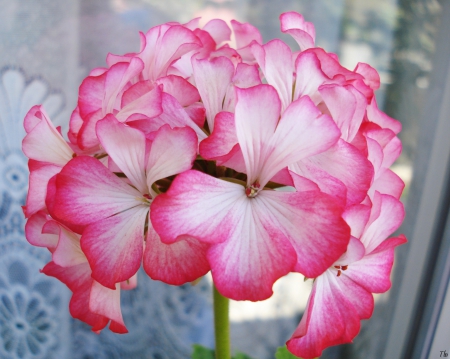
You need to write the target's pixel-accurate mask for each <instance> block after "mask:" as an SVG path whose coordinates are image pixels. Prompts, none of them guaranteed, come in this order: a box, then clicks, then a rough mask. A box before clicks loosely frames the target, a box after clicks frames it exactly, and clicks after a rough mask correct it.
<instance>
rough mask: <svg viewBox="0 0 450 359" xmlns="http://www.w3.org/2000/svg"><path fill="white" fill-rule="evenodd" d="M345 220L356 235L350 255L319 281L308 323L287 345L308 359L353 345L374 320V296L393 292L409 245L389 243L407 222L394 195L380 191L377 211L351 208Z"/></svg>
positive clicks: (305, 317)
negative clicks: (399, 251)
mask: <svg viewBox="0 0 450 359" xmlns="http://www.w3.org/2000/svg"><path fill="white" fill-rule="evenodd" d="M344 218H345V219H346V221H347V223H348V224H349V225H350V228H351V230H352V239H351V240H350V242H349V245H348V248H347V252H346V253H344V254H343V255H342V256H341V258H339V260H337V261H336V262H335V263H334V264H333V265H332V266H331V267H330V268H329V269H328V270H327V271H325V273H323V274H322V275H320V276H319V277H317V278H315V280H314V285H313V289H312V292H311V295H310V298H309V300H308V304H307V307H306V310H305V313H304V314H303V317H302V320H301V322H300V324H299V326H298V327H297V329H296V331H295V332H294V334H293V335H292V337H291V339H290V340H289V341H288V342H287V347H288V349H289V350H290V351H291V352H292V353H294V354H295V355H298V356H301V357H302V358H315V357H318V356H320V355H321V353H322V350H323V349H325V348H327V347H329V346H331V345H337V344H343V343H349V342H351V341H352V340H353V338H354V337H355V336H356V335H357V334H358V332H359V329H360V320H361V319H368V318H370V317H371V315H372V312H373V308H374V300H373V295H372V293H384V292H386V291H387V290H389V288H390V286H391V281H390V273H391V269H392V265H393V260H394V249H395V247H396V246H398V245H401V244H403V243H405V242H406V238H405V237H404V236H403V235H401V236H399V237H395V238H389V239H386V238H387V237H388V236H389V235H390V234H392V233H393V232H394V231H395V230H396V229H398V227H399V226H400V224H401V222H402V221H403V218H404V210H403V205H402V203H401V202H400V201H398V200H397V199H395V198H394V197H392V196H389V195H384V194H380V193H378V192H376V193H375V197H374V203H373V206H372V207H369V206H366V205H362V204H360V205H354V206H351V207H349V208H348V209H347V210H346V212H345V213H344Z"/></svg>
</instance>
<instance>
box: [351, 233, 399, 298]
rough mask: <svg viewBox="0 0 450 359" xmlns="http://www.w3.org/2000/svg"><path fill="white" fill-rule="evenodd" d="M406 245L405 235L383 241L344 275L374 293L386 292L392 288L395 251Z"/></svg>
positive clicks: (352, 265) (353, 264)
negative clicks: (398, 247)
mask: <svg viewBox="0 0 450 359" xmlns="http://www.w3.org/2000/svg"><path fill="white" fill-rule="evenodd" d="M404 243H406V237H405V236H403V235H401V236H399V237H395V238H389V239H387V240H385V241H383V242H382V243H381V244H380V245H379V246H378V247H377V248H375V249H374V250H373V251H372V252H371V253H369V254H368V255H366V256H365V257H363V258H362V259H361V260H359V261H357V262H355V263H352V264H350V265H349V266H348V268H347V270H346V271H345V272H343V274H345V275H346V276H348V277H349V278H350V279H351V280H352V281H354V282H356V283H358V284H359V285H360V286H362V287H364V288H365V289H366V290H368V291H370V292H372V293H384V292H386V291H387V290H389V288H390V287H391V280H390V276H391V270H392V265H393V263H394V249H395V247H396V246H398V245H401V244H404Z"/></svg>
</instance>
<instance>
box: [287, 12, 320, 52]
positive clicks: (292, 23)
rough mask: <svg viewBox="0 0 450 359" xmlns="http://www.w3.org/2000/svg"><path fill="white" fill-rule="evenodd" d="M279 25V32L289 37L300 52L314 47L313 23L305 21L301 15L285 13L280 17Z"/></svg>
mask: <svg viewBox="0 0 450 359" xmlns="http://www.w3.org/2000/svg"><path fill="white" fill-rule="evenodd" d="M280 24H281V31H282V32H284V33H287V34H289V35H291V36H292V37H293V38H294V40H295V41H297V44H298V46H300V50H301V51H303V50H306V49H309V48H310V47H314V40H315V38H316V29H315V28H314V25H313V23H311V22H307V21H305V19H304V18H303V16H302V15H301V14H299V13H296V12H293V11H290V12H285V13H283V14H281V15H280Z"/></svg>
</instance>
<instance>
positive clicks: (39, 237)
mask: <svg viewBox="0 0 450 359" xmlns="http://www.w3.org/2000/svg"><path fill="white" fill-rule="evenodd" d="M49 220H51V217H50V216H49V215H48V214H47V213H46V212H44V211H38V212H36V213H35V214H33V215H32V216H31V217H30V218H29V219H28V221H27V223H26V224H25V237H26V239H27V241H28V242H29V243H30V244H32V245H33V246H38V247H46V248H48V249H49V250H51V251H52V250H54V249H55V248H56V245H57V244H58V235H55V234H52V233H50V234H49V233H43V232H42V228H43V227H44V225H45V224H46V223H47V222H48V221H49Z"/></svg>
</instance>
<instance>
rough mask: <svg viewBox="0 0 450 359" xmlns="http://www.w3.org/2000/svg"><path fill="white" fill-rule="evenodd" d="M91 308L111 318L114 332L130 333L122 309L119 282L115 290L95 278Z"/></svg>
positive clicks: (90, 302)
mask: <svg viewBox="0 0 450 359" xmlns="http://www.w3.org/2000/svg"><path fill="white" fill-rule="evenodd" d="M89 310H91V311H92V312H93V313H96V314H100V315H103V316H105V317H107V318H109V319H111V324H110V325H109V329H110V330H111V331H112V332H114V333H119V334H123V333H128V330H127V328H126V327H125V323H124V321H123V318H122V311H121V309H120V285H119V284H117V285H116V287H115V290H111V289H109V288H106V287H104V286H102V285H101V284H100V283H97V282H96V281H95V280H94V281H93V283H92V288H91V295H90V298H89Z"/></svg>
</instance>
